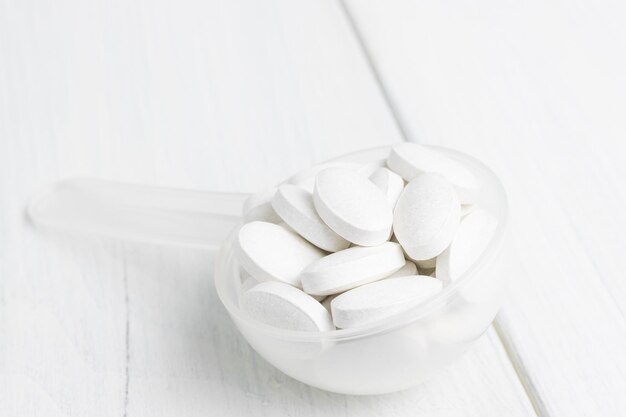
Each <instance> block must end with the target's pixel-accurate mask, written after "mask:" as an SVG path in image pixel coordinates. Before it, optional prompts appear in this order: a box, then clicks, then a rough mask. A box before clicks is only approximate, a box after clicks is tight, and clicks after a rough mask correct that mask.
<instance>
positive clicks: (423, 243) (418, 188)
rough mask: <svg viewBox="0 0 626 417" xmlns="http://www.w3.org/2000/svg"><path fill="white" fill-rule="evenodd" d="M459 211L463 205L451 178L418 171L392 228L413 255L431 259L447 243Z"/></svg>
mask: <svg viewBox="0 0 626 417" xmlns="http://www.w3.org/2000/svg"><path fill="white" fill-rule="evenodd" d="M460 213H461V205H460V203H459V200H458V198H457V195H456V192H455V191H454V187H453V186H452V184H451V183H450V182H449V181H448V180H446V179H445V178H444V177H443V176H441V175H439V174H434V173H424V174H419V175H418V176H417V177H415V178H414V179H413V180H411V181H410V182H409V184H408V185H407V186H406V187H405V188H404V191H402V194H400V198H398V202H397V203H396V208H395V210H394V220H393V230H394V233H395V235H396V238H397V239H398V242H400V244H401V245H402V248H403V249H404V250H405V252H406V253H407V255H408V256H409V257H410V258H411V259H413V260H415V261H424V260H428V259H431V258H434V257H435V256H437V255H439V254H440V253H441V252H443V251H444V249H446V248H447V247H448V245H449V244H450V242H451V241H452V238H453V237H454V234H455V233H456V229H457V227H458V225H459V220H460Z"/></svg>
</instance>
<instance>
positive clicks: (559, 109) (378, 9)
mask: <svg viewBox="0 0 626 417" xmlns="http://www.w3.org/2000/svg"><path fill="white" fill-rule="evenodd" d="M347 5H348V9H349V10H350V12H351V14H352V16H353V19H354V21H355V22H356V25H357V26H358V28H359V31H360V33H361V36H362V38H363V40H364V43H365V44H366V46H367V49H368V52H369V53H370V54H371V56H372V59H373V60H374V62H375V63H376V66H377V69H378V73H379V75H380V79H381V80H382V84H383V85H384V86H385V88H386V91H387V93H388V95H389V97H390V99H391V101H392V104H393V105H394V107H395V108H396V109H397V111H398V115H399V118H400V120H401V121H402V125H403V128H404V130H405V131H406V132H407V133H408V135H409V136H410V137H411V138H412V139H413V140H417V141H421V142H430V143H436V144H441V145H447V146H451V147H456V148H459V149H463V150H465V151H467V152H469V153H472V154H474V155H476V156H477V157H479V158H481V159H483V160H484V161H486V162H487V163H488V164H489V165H490V166H492V167H493V168H494V169H495V171H496V172H497V173H498V174H499V175H500V177H501V178H502V180H503V181H504V183H505V186H506V188H507V190H508V193H509V198H510V203H511V208H512V215H513V224H512V229H513V230H512V231H513V235H514V237H513V239H514V243H515V246H516V249H517V262H516V263H514V264H511V271H512V272H511V281H512V282H511V291H510V294H511V295H510V301H509V302H508V303H507V304H506V306H505V308H504V309H503V311H502V313H501V314H500V315H499V318H498V330H499V332H500V334H501V336H502V338H503V340H504V341H505V344H506V346H507V349H508V351H509V353H510V355H511V357H512V358H513V359H514V360H515V362H516V363H515V365H516V368H517V369H518V372H519V373H520V376H521V377H522V379H523V380H524V384H525V386H526V388H527V390H528V392H529V393H530V395H531V397H532V399H533V402H534V405H535V407H536V409H537V410H538V411H539V414H541V415H545V416H568V417H569V416H589V415H615V416H617V415H624V414H626V396H624V392H626V355H625V354H624V352H626V331H625V330H626V320H625V317H626V315H625V314H624V313H625V311H626V302H625V300H626V284H625V281H624V279H623V271H624V270H625V268H626V258H625V257H624V256H623V254H622V252H623V248H624V247H625V246H626V245H625V244H626V238H625V237H624V233H623V231H624V230H626V215H625V214H624V213H625V212H626V198H625V195H626V194H625V193H624V187H623V184H622V183H623V178H625V177H626V164H624V155H626V142H624V140H623V138H624V135H625V134H626V120H625V119H624V117H623V115H624V111H625V110H626V98H625V97H626V81H625V79H624V77H623V74H624V73H625V72H626V56H625V55H624V54H622V53H616V52H617V51H623V49H624V41H625V40H626V35H625V33H624V31H623V28H622V25H620V24H619V23H618V22H621V21H623V19H624V17H626V8H625V7H624V4H623V3H619V2H610V1H600V2H589V1H586V2H579V3H576V4H573V3H571V2H565V1H552V2H547V3H546V2H540V1H532V2H525V3H524V5H523V6H522V5H521V4H515V3H513V2H485V3H480V4H478V3H476V4H474V3H463V4H457V3H455V4H454V5H451V4H448V3H442V2H436V1H425V2H413V1H403V0H398V1H392V2H386V3H385V4H384V5H383V4H382V3H379V2H375V1H364V2H362V1H352V0H348V1H347Z"/></svg>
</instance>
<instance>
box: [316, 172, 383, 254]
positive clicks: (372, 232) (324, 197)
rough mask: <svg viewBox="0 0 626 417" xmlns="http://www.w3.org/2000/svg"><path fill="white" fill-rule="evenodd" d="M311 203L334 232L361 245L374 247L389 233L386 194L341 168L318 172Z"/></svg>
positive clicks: (368, 181) (369, 182) (358, 176)
mask: <svg viewBox="0 0 626 417" xmlns="http://www.w3.org/2000/svg"><path fill="white" fill-rule="evenodd" d="M313 202H314V204H315V209H316V210H317V212H318V214H319V216H320V217H321V218H322V220H324V223H326V224H327V225H328V226H329V227H330V228H331V229H332V230H333V231H335V233H337V234H338V235H339V236H341V237H343V238H344V239H346V240H348V241H350V242H352V243H355V244H357V245H361V246H375V245H380V244H381V243H383V242H385V241H387V240H388V239H389V237H390V236H391V225H392V223H393V214H392V210H391V208H390V207H389V204H388V203H387V201H386V199H385V195H384V194H383V193H382V192H381V191H380V189H378V187H377V186H376V185H374V183H372V182H371V181H370V180H369V179H367V178H366V177H363V176H361V175H359V174H358V173H356V172H354V171H352V170H348V169H342V168H327V169H324V170H322V171H320V172H319V174H317V177H316V180H315V190H314V192H313Z"/></svg>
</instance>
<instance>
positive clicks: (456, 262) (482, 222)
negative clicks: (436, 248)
mask: <svg viewBox="0 0 626 417" xmlns="http://www.w3.org/2000/svg"><path fill="white" fill-rule="evenodd" d="M497 225H498V222H497V220H496V219H495V217H493V216H492V215H491V214H489V213H488V212H487V211H485V210H483V209H476V210H475V211H473V212H471V213H470V214H468V215H467V216H465V217H464V218H463V220H462V221H461V224H460V225H459V229H458V231H457V233H456V236H455V237H454V240H453V241H452V244H451V245H450V247H449V248H447V249H446V250H445V251H444V252H443V253H442V254H441V255H439V256H438V257H437V277H438V278H439V279H441V280H442V281H443V282H444V283H450V282H454V281H455V280H456V279H457V278H458V277H460V276H461V275H462V274H463V273H465V272H466V271H467V270H468V269H469V268H470V267H471V266H472V265H473V264H474V262H476V260H477V259H478V258H479V257H480V255H482V253H483V252H484V251H485V249H486V248H487V246H488V245H489V242H491V239H492V238H493V235H494V233H495V231H496V226H497Z"/></svg>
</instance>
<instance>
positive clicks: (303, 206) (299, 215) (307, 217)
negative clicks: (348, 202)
mask: <svg viewBox="0 0 626 417" xmlns="http://www.w3.org/2000/svg"><path fill="white" fill-rule="evenodd" d="M272 207H273V208H274V211H276V213H278V215H279V216H280V217H281V218H282V219H283V220H284V221H285V222H286V223H287V224H288V225H289V226H290V227H291V228H292V229H293V230H295V231H296V232H298V233H299V234H300V236H302V237H303V238H305V239H306V240H308V241H309V242H311V243H313V244H314V245H315V246H317V247H319V248H322V249H324V250H326V251H329V252H337V251H339V250H342V249H346V248H347V247H348V246H350V242H348V241H347V240H345V239H344V238H342V237H341V236H339V235H338V234H337V233H335V232H333V231H332V230H331V228H330V227H328V226H327V225H326V223H324V221H323V220H322V219H321V218H320V216H319V215H318V214H317V211H315V206H314V205H313V195H312V194H311V193H310V192H308V191H307V190H305V189H304V188H301V187H298V186H296V185H291V184H283V185H281V186H280V187H278V191H276V194H275V195H274V199H273V200H272Z"/></svg>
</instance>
